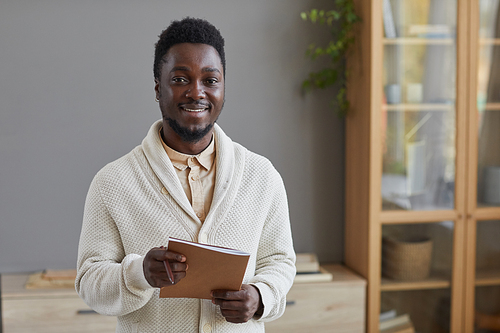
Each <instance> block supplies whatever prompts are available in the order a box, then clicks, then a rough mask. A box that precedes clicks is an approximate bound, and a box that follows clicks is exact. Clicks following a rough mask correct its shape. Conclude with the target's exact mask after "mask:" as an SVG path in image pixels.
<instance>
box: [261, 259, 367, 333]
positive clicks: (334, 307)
mask: <svg viewBox="0 0 500 333" xmlns="http://www.w3.org/2000/svg"><path fill="white" fill-rule="evenodd" d="M322 267H323V268H325V269H327V270H328V271H329V272H330V273H332V275H333V280H332V281H330V282H308V283H295V284H294V285H293V286H292V288H291V290H290V292H289V293H288V295H287V307H286V311H285V313H284V315H283V316H282V317H281V318H279V319H278V320H275V321H272V322H269V323H266V332H269V333H278V332H283V333H284V332H286V333H294V332H297V333H303V332H315V333H316V332H318V333H320V332H339V333H341V332H345V333H356V332H359V333H361V332H364V329H365V295H366V281H365V280H364V279H362V278H361V277H360V276H358V275H357V274H354V273H353V272H352V271H350V270H349V269H346V268H345V267H343V266H340V265H324V266H322Z"/></svg>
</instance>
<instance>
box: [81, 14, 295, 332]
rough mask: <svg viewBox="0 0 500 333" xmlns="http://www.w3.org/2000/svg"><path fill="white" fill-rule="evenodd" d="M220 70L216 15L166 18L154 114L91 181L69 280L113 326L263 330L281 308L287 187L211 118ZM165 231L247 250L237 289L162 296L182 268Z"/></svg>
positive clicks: (285, 286)
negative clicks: (135, 142) (203, 295)
mask: <svg viewBox="0 0 500 333" xmlns="http://www.w3.org/2000/svg"><path fill="white" fill-rule="evenodd" d="M225 73H226V61H225V53H224V39H223V38H222V36H221V35H220V32H219V31H218V30H217V29H216V28H215V27H214V26H213V25H211V24H210V23H208V22H207V21H204V20H200V19H192V18H186V19H183V20H181V21H174V22H172V24H171V25H170V26H169V27H168V28H167V29H166V30H165V31H163V32H162V34H161V35H160V38H159V40H158V42H157V44H156V48H155V61H154V79H155V86H154V89H155V93H156V100H157V102H158V103H159V107H160V110H161V115H162V119H161V120H158V121H157V122H155V123H154V124H153V125H152V126H151V128H150V130H149V132H148V134H147V136H146V137H145V139H144V140H143V141H142V144H141V145H139V146H137V147H136V148H135V149H133V150H132V151H131V152H130V153H128V154H127V155H125V156H123V157H122V158H120V159H118V160H116V161H114V162H112V163H110V164H108V165H106V166H105V167H104V168H103V169H101V170H100V171H99V172H98V174H97V175H96V176H95V177H94V179H93V181H92V183H91V185H90V189H89V192H88V195H87V199H86V202H85V212H84V217H83V225H82V232H81V236H80V244H79V249H78V263H77V269H78V274H77V278H76V283H75V286H76V290H77V291H78V293H79V295H80V297H82V298H83V299H84V300H85V302H86V303H87V304H89V305H90V306H91V307H92V308H93V309H94V310H96V311H97V312H99V313H102V314H106V315H112V316H117V317H118V325H117V332H176V333H177V332H231V333H232V332H264V322H266V321H271V320H274V319H276V318H278V317H280V316H281V315H282V314H283V312H284V310H285V305H286V294H287V292H288V290H289V289H290V287H291V285H292V282H293V278H294V276H295V265H294V262H295V253H294V251H293V245H292V237H291V231H290V222H289V217H288V206H287V199H286V193H285V188H284V185H283V181H282V179H281V177H280V175H279V174H278V172H277V171H276V170H275V169H274V168H273V166H272V164H271V163H270V162H269V161H268V160H267V159H266V158H264V157H262V156H259V155H257V154H255V153H252V152H250V151H248V150H247V149H245V148H244V147H242V146H241V145H239V144H237V143H235V142H233V141H232V140H231V139H230V138H229V137H228V136H227V135H226V134H225V133H224V132H223V131H222V129H221V128H220V127H219V126H218V125H217V124H216V121H217V119H218V117H219V115H220V113H221V111H222V108H223V106H224V93H225V89H224V88H225ZM229 112H230V110H229ZM168 237H174V238H180V239H185V240H189V241H194V242H199V243H205V244H211V245H216V246H222V247H229V248H235V249H238V250H241V251H245V252H248V253H250V254H251V256H250V259H249V263H248V267H247V270H246V272H245V276H244V280H243V285H242V287H241V290H240V291H227V290H214V291H213V292H212V300H199V299H188V298H183V299H175V298H159V290H160V289H159V288H162V287H166V288H168V287H169V286H171V285H172V284H175V283H178V282H179V281H181V280H182V279H183V278H184V277H185V276H186V274H189V258H186V257H185V256H184V255H183V254H182V253H174V252H172V251H169V250H166V249H165V248H164V247H163V245H165V243H166V242H167V240H168ZM164 261H168V263H169V266H170V267H171V269H172V273H173V281H172V280H170V278H169V276H168V274H167V272H166V266H165V265H164Z"/></svg>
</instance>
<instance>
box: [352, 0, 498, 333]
mask: <svg viewBox="0 0 500 333" xmlns="http://www.w3.org/2000/svg"><path fill="white" fill-rule="evenodd" d="M355 4H356V8H357V12H358V14H359V15H360V16H361V18H362V22H361V23H360V24H359V25H358V28H357V29H358V30H357V31H356V44H355V45H354V46H353V48H352V50H351V54H350V55H349V57H348V66H349V77H348V93H349V100H350V102H351V110H350V111H349V114H348V115H347V117H346V241H345V257H346V264H347V266H349V267H350V268H352V269H353V270H355V271H356V272H358V273H359V274H360V275H362V276H363V277H365V278H366V279H367V281H368V287H367V332H378V327H379V315H380V313H381V312H384V311H385V310H396V311H397V312H398V313H399V314H403V313H408V314H409V315H410V318H411V319H412V321H413V324H414V326H415V330H416V331H421V332H483V331H482V329H487V327H485V326H481V325H482V324H481V323H482V322H485V321H484V320H483V319H484V318H493V319H494V318H498V320H499V321H500V259H499V258H500V245H499V244H500V242H499V241H498V240H499V239H500V4H499V1H498V0H355ZM384 237H385V238H392V239H397V240H405V241H412V238H413V239H415V238H426V239H430V240H432V256H431V259H430V261H429V262H428V266H427V268H428V269H429V271H430V273H429V274H428V275H427V276H426V277H424V278H419V279H417V280H412V279H411V278H409V279H406V280H396V279H394V278H390V277H388V276H387V275H388V270H387V265H391V264H392V265H395V263H394V262H389V257H388V255H387V248H384V246H383V244H385V243H384V242H383V239H384ZM402 251H403V250H402ZM398 265H400V266H401V267H403V266H404V265H405V264H401V263H399V264H398ZM488 316H490V317H488ZM490 328H492V327H490Z"/></svg>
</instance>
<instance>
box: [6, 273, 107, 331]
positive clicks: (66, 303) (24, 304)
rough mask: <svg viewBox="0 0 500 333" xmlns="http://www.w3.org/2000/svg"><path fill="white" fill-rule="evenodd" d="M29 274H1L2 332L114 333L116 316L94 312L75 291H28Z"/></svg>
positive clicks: (65, 289)
mask: <svg viewBox="0 0 500 333" xmlns="http://www.w3.org/2000/svg"><path fill="white" fill-rule="evenodd" d="M28 276H29V275H28V274H2V276H1V288H2V289H1V296H2V308H1V309H2V324H3V331H1V332H2V333H26V332H37V333H49V332H50V333H68V332H73V333H80V332H81V333H88V332H95V333H111V332H114V331H115V329H116V317H108V316H102V315H99V314H97V313H95V312H94V311H92V310H91V309H90V308H89V307H88V306H87V305H86V304H85V303H84V302H83V301H82V299H81V298H80V297H78V295H77V293H76V291H75V290H74V289H71V288H62V289H25V287H24V286H25V284H26V281H27V280H28Z"/></svg>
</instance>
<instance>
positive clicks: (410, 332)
mask: <svg viewBox="0 0 500 333" xmlns="http://www.w3.org/2000/svg"><path fill="white" fill-rule="evenodd" d="M380 333H415V327H413V324H412V323H406V324H402V325H398V326H395V327H390V328H386V329H384V330H380Z"/></svg>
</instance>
